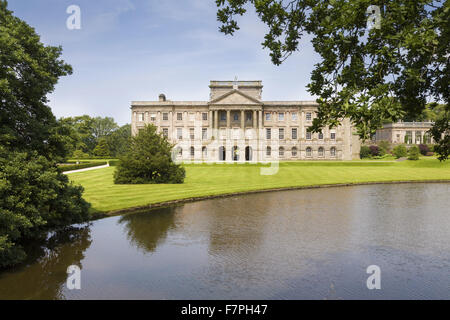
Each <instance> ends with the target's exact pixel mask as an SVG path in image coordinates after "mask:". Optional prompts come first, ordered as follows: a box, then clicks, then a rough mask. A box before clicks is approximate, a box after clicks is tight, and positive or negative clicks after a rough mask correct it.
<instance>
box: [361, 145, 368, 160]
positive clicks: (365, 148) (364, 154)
mask: <svg viewBox="0 0 450 320" xmlns="http://www.w3.org/2000/svg"><path fill="white" fill-rule="evenodd" d="M359 157H360V158H361V159H364V158H370V149H369V147H368V146H361V150H360V151H359Z"/></svg>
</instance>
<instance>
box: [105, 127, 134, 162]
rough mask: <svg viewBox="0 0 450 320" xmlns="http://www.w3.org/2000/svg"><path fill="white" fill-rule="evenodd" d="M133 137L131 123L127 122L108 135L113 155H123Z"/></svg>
mask: <svg viewBox="0 0 450 320" xmlns="http://www.w3.org/2000/svg"><path fill="white" fill-rule="evenodd" d="M130 139H131V125H129V124H126V125H123V126H121V127H120V128H119V129H117V130H116V131H114V132H113V133H111V134H110V135H109V136H107V137H106V141H107V142H108V148H109V150H110V151H111V156H112V157H121V156H123V155H125V154H126V153H127V152H128V149H129V147H130Z"/></svg>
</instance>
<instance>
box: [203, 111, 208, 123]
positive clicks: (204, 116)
mask: <svg viewBox="0 0 450 320" xmlns="http://www.w3.org/2000/svg"><path fill="white" fill-rule="evenodd" d="M202 120H203V121H207V120H208V113H206V112H203V113H202Z"/></svg>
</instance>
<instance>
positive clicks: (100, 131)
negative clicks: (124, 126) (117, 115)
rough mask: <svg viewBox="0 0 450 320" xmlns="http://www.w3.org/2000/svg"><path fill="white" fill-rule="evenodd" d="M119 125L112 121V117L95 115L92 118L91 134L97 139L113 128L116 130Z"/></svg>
mask: <svg viewBox="0 0 450 320" xmlns="http://www.w3.org/2000/svg"><path fill="white" fill-rule="evenodd" d="M118 128H119V126H118V125H117V123H115V122H114V119H113V118H111V117H106V118H102V117H96V118H93V119H92V135H93V136H94V139H96V140H97V141H98V140H99V139H100V138H104V137H106V136H108V135H110V134H111V133H113V132H114V131H115V130H117V129H118Z"/></svg>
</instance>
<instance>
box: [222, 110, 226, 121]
mask: <svg viewBox="0 0 450 320" xmlns="http://www.w3.org/2000/svg"><path fill="white" fill-rule="evenodd" d="M226 120H227V113H226V112H224V111H222V112H220V121H226Z"/></svg>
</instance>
